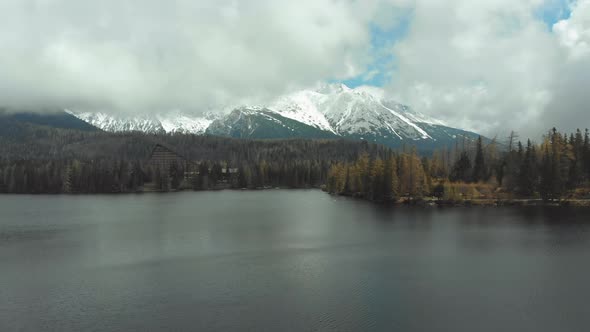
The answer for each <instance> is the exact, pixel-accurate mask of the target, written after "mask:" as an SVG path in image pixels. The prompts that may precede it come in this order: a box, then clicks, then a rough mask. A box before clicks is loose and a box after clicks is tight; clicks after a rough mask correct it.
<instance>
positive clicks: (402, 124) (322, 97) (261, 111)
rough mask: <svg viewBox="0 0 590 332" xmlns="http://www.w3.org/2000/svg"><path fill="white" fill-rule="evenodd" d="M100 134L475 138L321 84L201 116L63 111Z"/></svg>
mask: <svg viewBox="0 0 590 332" xmlns="http://www.w3.org/2000/svg"><path fill="white" fill-rule="evenodd" d="M68 112H69V113H70V114H72V115H74V116H76V117H78V118H80V119H82V120H84V121H86V122H88V123H90V124H92V125H94V126H96V127H98V128H100V129H103V130H105V131H111V132H121V131H144V132H151V133H156V132H166V133H176V132H180V133H192V134H206V133H207V134H213V135H222V136H232V137H244V138H245V137H251V138H288V137H308V138H329V137H344V138H351V139H363V140H367V141H372V142H376V143H381V144H385V145H389V146H392V147H393V146H400V145H402V144H405V143H406V142H408V143H410V144H414V145H423V146H428V147H432V146H436V145H444V144H447V145H448V144H449V143H452V142H454V140H455V139H456V137H460V136H463V137H468V138H474V137H477V135H476V134H474V133H470V132H466V131H463V130H460V129H455V128H452V127H449V126H447V125H445V124H444V123H443V122H442V121H439V120H437V119H435V118H432V117H430V116H427V115H425V114H422V113H420V112H417V111H415V110H413V109H411V108H410V107H408V106H406V105H402V104H400V103H398V102H396V101H395V100H394V99H393V98H391V97H390V96H388V95H387V93H386V92H385V91H384V90H383V89H380V88H377V87H369V86H362V87H357V88H349V87H347V86H346V85H344V84H326V85H323V86H320V87H319V88H316V89H307V90H301V91H297V92H294V93H290V94H287V95H284V96H280V97H278V98H276V99H275V100H274V101H272V102H270V103H269V104H268V105H261V106H241V107H224V108H219V109H213V110H210V111H209V113H206V114H193V113H187V112H183V111H172V112H165V113H164V112H162V113H159V114H155V115H149V114H148V115H136V116H130V115H113V114H109V113H106V112H99V113H91V112H78V111H68Z"/></svg>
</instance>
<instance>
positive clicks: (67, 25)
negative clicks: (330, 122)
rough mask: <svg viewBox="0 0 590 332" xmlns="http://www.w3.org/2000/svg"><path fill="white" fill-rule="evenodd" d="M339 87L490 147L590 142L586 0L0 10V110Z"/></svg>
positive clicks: (191, 103) (197, 105) (213, 1)
mask: <svg viewBox="0 0 590 332" xmlns="http://www.w3.org/2000/svg"><path fill="white" fill-rule="evenodd" d="M326 81H327V82H337V81H342V82H345V83H347V84H349V85H353V86H356V85H378V86H383V87H384V88H385V89H387V90H388V91H389V93H390V94H391V95H392V96H395V98H396V99H397V100H398V101H400V102H402V103H406V104H408V105H410V106H412V107H414V108H415V109H417V110H419V111H422V112H424V113H427V114H430V115H432V116H435V117H437V118H440V119H442V120H444V121H446V122H448V123H449V124H452V125H455V126H459V127H463V128H468V129H473V130H476V131H479V132H482V133H484V134H487V135H495V134H504V133H505V132H506V131H507V130H510V129H514V130H517V131H519V132H520V133H521V135H523V136H527V135H531V136H538V135H539V134H540V133H542V132H544V131H545V130H546V129H547V128H548V127H550V126H554V125H555V126H558V127H560V128H563V129H566V130H571V129H574V128H576V127H590V107H589V106H588V105H590V93H588V92H587V90H588V87H587V86H588V85H590V84H589V83H590V0H578V1H567V0H518V1H515V0H477V1H474V0H298V1H292V0H242V1H237V0H127V1H121V0H117V1H115V0H100V1H83V0H1V1H0V104H2V105H5V106H9V107H14V108H28V109H40V108H81V109H109V110H116V111H121V112H137V111H140V112H155V111H158V112H161V111H163V110H172V109H179V108H180V109H191V110H201V109H207V108H209V107H212V106H214V105H219V104H236V103H247V102H260V101H263V100H266V99H269V98H272V97H273V96H276V95H279V94H282V93H285V92H287V91H291V90H294V89H300V88H304V87H308V86H314V85H316V84H317V83H318V82H326Z"/></svg>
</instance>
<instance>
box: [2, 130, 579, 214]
mask: <svg viewBox="0 0 590 332" xmlns="http://www.w3.org/2000/svg"><path fill="white" fill-rule="evenodd" d="M0 120H2V119H0ZM0 124H2V123H0ZM3 125H4V128H8V130H2V131H0V192H1V193H22V194H24V193H29V194H41V193H51V194H58V193H127V192H143V191H175V190H209V189H242V188H247V189H259V188H275V187H281V188H320V187H323V188H325V190H326V191H328V192H330V193H333V194H339V195H346V196H354V197H359V198H363V199H367V200H371V201H376V202H393V201H399V200H400V199H401V200H404V199H405V200H416V199H422V198H435V199H437V200H440V201H448V202H453V201H462V200H474V199H518V198H526V199H535V198H538V199H543V200H559V199H565V198H568V199H576V198H588V192H589V189H588V188H589V187H590V185H589V182H590V137H589V132H588V130H586V131H584V132H582V131H580V130H578V131H576V132H575V133H572V134H565V133H561V132H559V131H557V130H556V129H552V130H551V131H549V132H548V133H547V134H546V135H544V136H543V139H542V141H541V142H539V143H533V142H531V141H530V140H528V141H527V142H526V143H522V142H520V141H519V140H518V137H517V135H516V134H511V135H510V137H509V138H507V139H505V140H502V141H496V140H487V139H482V138H480V139H479V140H476V141H473V140H468V139H464V138H458V139H457V141H456V143H455V145H454V146H452V147H448V148H444V149H441V150H438V151H435V152H434V153H432V154H431V155H428V156H424V155H420V154H418V153H417V152H416V150H415V149H413V148H412V147H411V146H407V147H405V148H403V149H401V150H399V151H394V150H391V149H389V148H386V147H383V146H379V145H375V144H370V143H367V142H357V141H348V140H303V139H293V140H241V139H231V138H221V137H213V136H196V135H183V134H174V135H150V134H143V133H125V134H112V133H105V132H102V131H96V130H78V129H65V128H55V127H51V126H41V125H33V124H27V123H9V124H3ZM156 144H165V145H166V146H169V147H171V148H173V149H174V151H175V152H176V153H178V154H179V155H181V156H183V157H184V158H186V160H188V161H189V162H188V163H173V164H171V165H169V166H168V167H166V168H162V167H159V166H156V165H154V164H153V163H151V162H150V155H151V151H152V149H153V148H154V146H155V145H156ZM230 170H233V171H230Z"/></svg>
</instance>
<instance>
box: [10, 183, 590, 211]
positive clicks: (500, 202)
mask: <svg viewBox="0 0 590 332" xmlns="http://www.w3.org/2000/svg"><path fill="white" fill-rule="evenodd" d="M271 190H287V191H289V190H319V191H322V192H324V193H326V194H328V195H330V196H335V197H345V198H351V199H355V200H362V201H366V202H369V203H373V204H375V205H389V206H417V207H506V206H514V207H588V208H590V198H588V199H574V198H564V199H558V200H551V201H544V200H542V199H540V198H514V199H492V198H479V199H465V200H460V201H456V200H453V201H451V200H442V199H438V198H435V197H425V198H413V197H403V198H399V199H397V200H395V201H389V202H377V201H373V200H370V199H365V198H362V197H358V196H354V195H339V194H334V193H329V192H327V191H326V190H324V188H321V187H308V188H285V187H264V188H217V189H215V188H212V189H206V190H191V189H181V190H170V191H157V190H140V191H133V192H131V191H130V192H111V193H0V197H1V196H3V195H14V196H27V195H30V196H43V195H47V196H92V195H141V194H171V193H183V192H195V193H198V192H220V191H242V192H246V191H271Z"/></svg>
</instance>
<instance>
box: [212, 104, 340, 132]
mask: <svg viewBox="0 0 590 332" xmlns="http://www.w3.org/2000/svg"><path fill="white" fill-rule="evenodd" d="M206 133H207V134H210V135H217V136H227V137H234V138H259V139H268V138H334V137H336V134H334V133H333V132H329V131H324V130H321V129H319V128H316V127H312V126H309V125H307V124H305V123H302V122H299V121H296V120H293V119H290V118H286V117H284V116H282V115H280V114H277V113H275V112H273V111H271V110H269V109H257V108H240V109H236V110H234V111H232V112H231V113H230V114H229V115H228V116H226V117H224V118H222V119H220V120H216V121H214V122H213V123H212V124H211V125H210V126H209V128H208V129H207V131H206Z"/></svg>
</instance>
